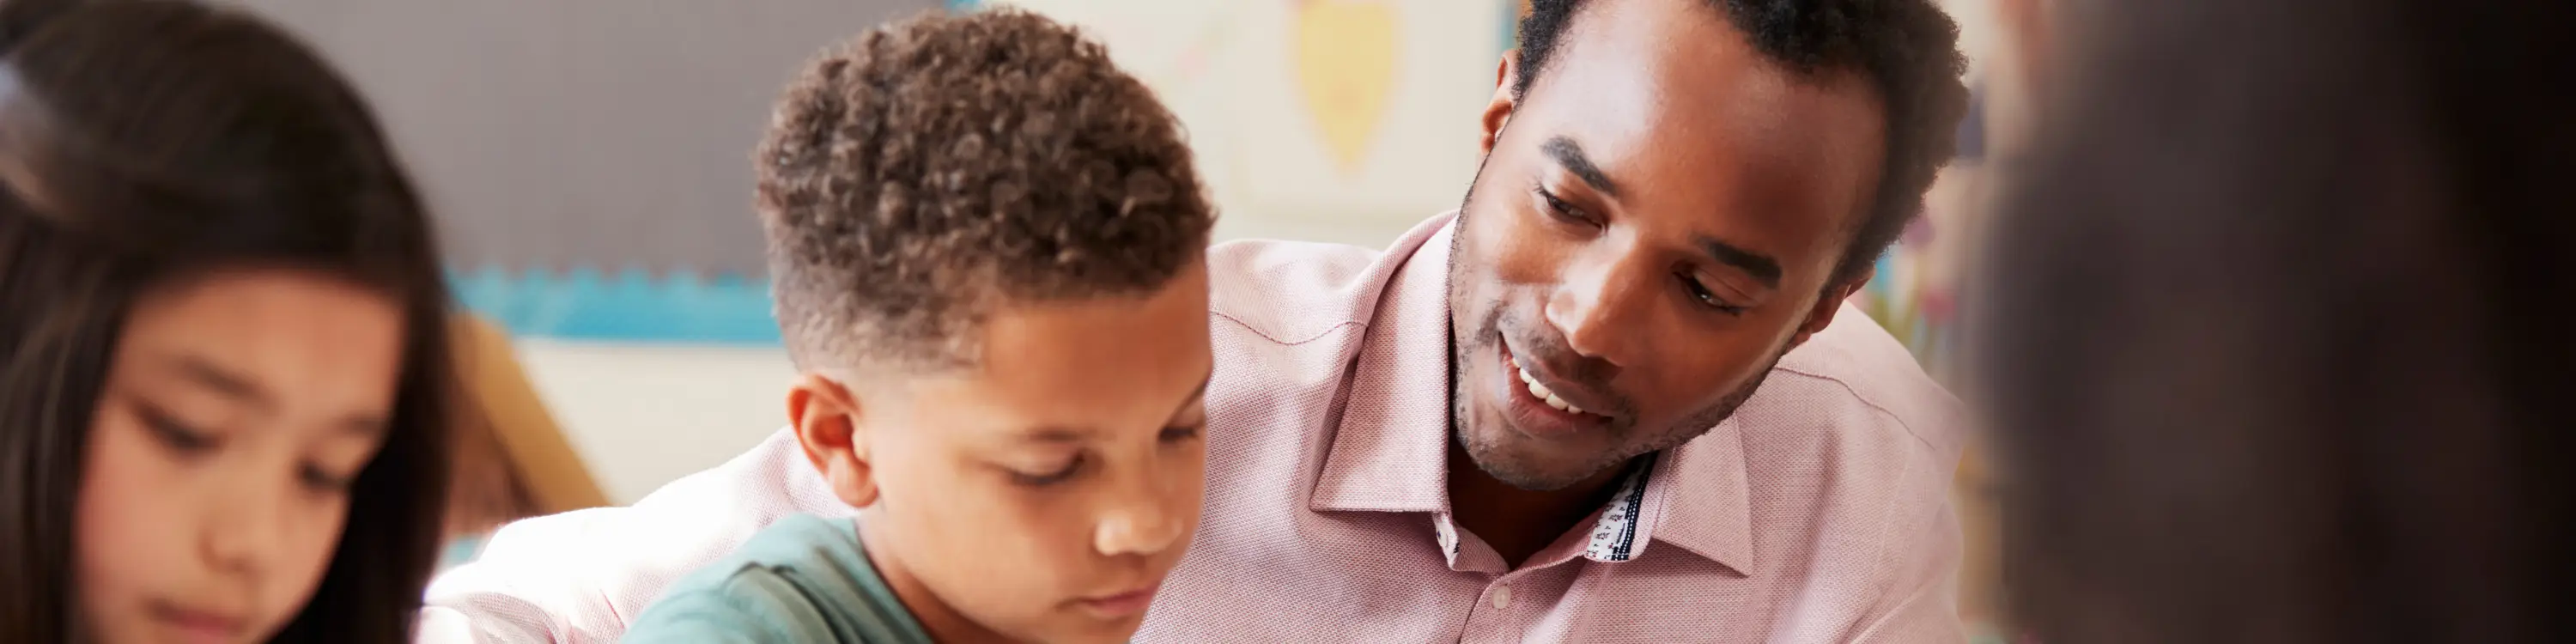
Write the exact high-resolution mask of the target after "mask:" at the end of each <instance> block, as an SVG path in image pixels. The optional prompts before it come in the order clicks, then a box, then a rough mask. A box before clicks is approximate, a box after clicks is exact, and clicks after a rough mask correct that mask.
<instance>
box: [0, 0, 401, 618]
mask: <svg viewBox="0 0 2576 644" xmlns="http://www.w3.org/2000/svg"><path fill="white" fill-rule="evenodd" d="M237 266H286V267H295V268H300V269H309V270H314V271H320V272H325V273H329V274H332V275H334V276H338V277H341V278H344V279H348V280H350V281H352V282H354V283H358V284H363V285H367V286H370V287H372V288H374V289H376V290H378V291H379V292H382V293H385V294H386V295H388V296H390V297H393V298H397V299H399V300H400V301H401V302H402V303H403V306H404V308H405V319H404V325H405V329H404V330H405V333H406V345H405V348H404V356H405V358H404V366H403V370H402V376H401V379H402V380H401V383H400V385H399V389H398V394H397V399H396V400H397V402H396V404H395V409H394V415H393V418H392V421H391V423H390V427H389V430H388V432H387V435H386V438H385V443H384V447H383V449H382V450H381V451H380V452H379V453H378V454H377V455H376V456H375V458H374V460H373V461H371V462H369V463H368V464H367V465H366V467H365V469H363V470H362V471H361V472H360V473H359V476H358V477H357V479H356V481H355V482H354V483H353V485H352V487H351V489H350V492H349V494H350V497H349V514H348V517H347V524H346V527H345V528H344V529H343V532H342V533H341V535H340V539H339V542H338V544H337V545H336V549H335V550H334V551H333V553H334V554H333V555H332V560H331V563H330V564H329V569H328V571H327V572H325V573H324V576H323V578H322V580H321V584H320V586H319V588H318V589H317V590H316V592H315V593H314V594H313V598H312V600H311V601H310V602H309V603H307V604H306V605H305V606H304V608H303V610H302V612H300V613H299V614H297V615H296V616H295V617H294V619H293V620H292V621H291V622H290V623H289V624H288V625H287V626H286V627H285V629H284V630H283V631H282V632H281V633H279V635H278V640H277V641H284V642H304V641H330V642H401V641H407V640H409V639H410V637H411V625H412V621H413V617H414V615H416V614H417V612H418V609H419V606H420V596H421V588H422V586H423V584H424V583H425V582H426V581H427V578H428V576H429V573H430V570H431V567H432V566H433V565H434V564H435V562H436V556H437V552H438V546H439V543H438V542H439V538H440V534H439V532H440V521H439V518H440V514H441V512H442V511H443V510H444V508H443V505H442V503H441V500H442V499H443V495H444V493H445V491H446V486H445V479H446V477H447V452H446V440H445V436H446V434H447V426H446V422H447V421H446V419H447V417H448V413H449V404H450V402H449V398H448V396H449V395H450V393H449V392H450V391H451V390H452V385H451V383H450V382H449V381H448V378H449V377H450V375H449V374H450V371H451V369H450V368H449V357H448V353H447V350H446V343H447V336H446V329H447V326H446V313H447V311H446V301H447V300H446V293H445V290H444V287H443V286H442V283H441V278H440V273H439V270H438V256H437V254H436V252H435V250H434V245H433V244H432V241H431V239H430V229H429V224H428V221H427V218H426V215H425V214H424V213H423V207H422V205H421V201H420V199H419V197H418V196H417V195H416V194H415V193H414V190H413V188H412V186H411V183H410V182H409V180H408V179H406V178H405V176H404V173H403V171H402V169H401V168H400V167H399V165H398V164H397V162H396V161H395V160H394V159H393V158H392V155H391V152H390V151H389V150H388V149H387V143H386V141H385V137H384V135H383V133H382V132H381V131H380V130H379V128H378V126H377V123H376V121H375V118H374V116H373V115H372V114H371V113H370V112H369V110H368V108H367V106H366V104H365V103H364V102H363V101H362V100H361V99H360V98H359V96H358V95H357V94H356V92H355V91H354V90H353V89H351V88H350V86H349V84H348V83H347V82H346V81H345V80H344V79H342V78H341V77H340V76H339V75H338V74H337V73H335V72H333V71H332V70H331V68H330V67H329V66H328V65H327V64H325V63H324V62H323V61H322V60H321V59H320V58H319V57H318V56H316V55H315V54H314V53H313V52H312V51H311V50H309V49H308V48H307V47H305V46H304V45H302V44H300V43H298V42H297V41H295V40H294V39H293V38H291V37H289V36H287V35H285V34H284V33H282V32H281V31H279V30H278V29H277V28H275V27H272V26H270V25H269V24H267V23H265V22H262V21H260V20H258V19H256V18H253V17H250V16H247V15H244V14H241V13H238V12H236V11H232V10H225V9H217V8H213V7H210V6H208V5H204V4H199V3H196V2H180V1H141V0H136V1H127V2H116V1H98V2H63V1H43V0H8V1H7V2H5V3H0V517H5V521H6V522H5V523H0V570H6V571H8V573H7V575H6V578H5V579H0V641H7V642H66V641H82V640H84V639H85V636H84V635H83V631H84V630H85V627H84V626H83V625H82V624H81V623H80V618H79V616H78V615H79V609H78V606H77V605H76V603H75V602H76V600H75V599H73V598H75V597H78V595H77V594H76V593H74V592H73V588H74V586H75V585H76V584H77V583H78V580H77V579H76V578H75V576H74V575H73V573H72V566H73V564H72V562H73V561H75V557H74V556H73V555H74V554H75V553H74V552H73V550H74V548H75V544H74V541H73V538H72V535H71V533H72V529H73V526H74V525H75V522H74V516H73V512H74V510H73V508H75V507H76V503H77V497H78V495H79V493H80V490H79V485H80V481H81V480H82V466H83V463H84V462H85V461H86V459H85V458H84V454H85V448H86V444H87V443H88V438H89V428H90V425H91V416H92V411H93V410H94V409H95V408H96V407H97V402H98V397H99V394H100V390H101V388H102V386H103V383H104V381H105V379H106V377H107V375H108V374H107V372H108V365H109V364H110V362H111V359H112V355H111V354H112V353H113V352H114V350H115V346H116V343H117V339H118V336H119V334H120V333H121V332H122V329H123V327H124V321H125V319H126V316H127V315H128V313H129V312H130V311H131V310H132V309H133V307H134V306H135V300H136V298H138V297H140V296H141V295H142V294H144V293H146V292H148V291H151V290H153V289H155V288H156V287H163V286H167V285H168V284H170V283H172V282H174V281H177V280H183V279H187V278H189V277H190V276H194V275H202V274H205V273H206V272H207V271H211V270H220V269H224V268H228V267H237Z"/></svg>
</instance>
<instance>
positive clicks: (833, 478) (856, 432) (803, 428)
mask: <svg viewBox="0 0 2576 644" xmlns="http://www.w3.org/2000/svg"><path fill="white" fill-rule="evenodd" d="M860 411H861V410H860V408H859V399H858V397H856V396H853V395H851V394H850V390H849V388H848V387H844V386H842V385H841V383H838V382H834V381H833V380H832V379H831V378H827V377H824V376H823V375H821V374H816V373H811V372H808V373H805V374H801V375H798V376H797V377H796V386H794V387H792V388H789V389H788V390H787V422H788V424H789V425H791V426H793V427H795V429H796V442H797V443H798V444H799V445H802V446H803V447H804V448H805V460H807V461H809V462H811V463H813V464H814V471H817V472H821V473H822V474H823V480H824V481H826V482H828V483H830V484H831V485H832V494H833V495H835V496H839V497H841V501H842V502H845V503H848V504H850V506H851V507H859V508H864V507H867V506H869V505H871V504H874V503H876V502H877V484H876V476H875V468H873V467H870V465H869V464H870V461H869V460H868V449H867V444H868V443H867V441H866V440H864V437H863V436H861V435H860V434H861V432H860V427H859V423H860V418H861V416H860Z"/></svg>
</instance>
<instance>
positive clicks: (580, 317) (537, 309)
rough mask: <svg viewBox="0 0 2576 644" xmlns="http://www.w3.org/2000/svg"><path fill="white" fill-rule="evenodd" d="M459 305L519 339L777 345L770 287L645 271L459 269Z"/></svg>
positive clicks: (455, 284)
mask: <svg viewBox="0 0 2576 644" xmlns="http://www.w3.org/2000/svg"><path fill="white" fill-rule="evenodd" d="M448 281H449V285H450V286H451V287H452V288H453V289H454V290H455V292H456V299H457V301H458V302H459V303H460V304H462V305H463V306H464V307H465V308H466V309H467V310H471V311H473V312H474V313H475V314H477V315H481V316H483V317H485V318H487V319H490V320H492V321H494V322H496V323H498V324H500V325H501V326H502V327H504V328H507V329H509V330H510V333H511V335H514V336H518V337H536V338H557V339H567V340H593V341H611V342H654V343H676V344H729V345H753V346H775V345H777V344H778V343H779V341H778V323H777V321H776V320H775V319H772V318H771V317H770V305H769V282H768V281H767V280H760V279H746V278H743V277H739V276H732V275H718V276H713V277H707V276H701V275H698V274H694V273H688V272H671V273H665V274H663V275H660V276H655V275H653V274H651V273H648V272H646V271H643V270H641V269H635V270H626V271H620V272H617V273H615V274H606V273H602V272H601V271H598V270H594V269H573V270H570V271H565V272H561V273H557V272H553V271H543V270H538V271H525V272H514V271H505V270H501V269H497V268H484V269H471V270H451V271H450V272H449V273H448Z"/></svg>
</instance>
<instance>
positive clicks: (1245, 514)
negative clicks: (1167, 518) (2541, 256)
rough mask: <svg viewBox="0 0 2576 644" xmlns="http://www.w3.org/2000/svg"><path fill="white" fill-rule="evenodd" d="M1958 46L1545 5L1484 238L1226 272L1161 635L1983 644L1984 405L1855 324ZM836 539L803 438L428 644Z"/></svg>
mask: <svg viewBox="0 0 2576 644" xmlns="http://www.w3.org/2000/svg"><path fill="white" fill-rule="evenodd" d="M1956 38H1957V27H1956V26H1955V25H1954V24H1953V23H1952V22H1951V20H1950V19H1949V18H1948V17H1947V16H1945V15H1943V14H1942V13H1941V12H1940V10H1939V9H1938V8H1936V7H1935V6H1934V5H1933V4H1932V3H1930V2H1929V1H1928V0H1893V1H1878V2H1870V1H1862V0H1734V1H1726V2H1721V1H1717V0H1590V1H1559V2H1551V1H1541V2H1536V3H1534V7H1533V12H1532V14H1531V16H1530V17H1529V18H1528V19H1526V20H1525V21H1524V22H1523V24H1522V25H1521V42H1522V45H1523V47H1522V49H1521V50H1520V51H1519V52H1516V53H1515V54H1513V55H1507V56H1505V58H1504V60H1503V61H1502V64H1501V67H1500V70H1499V72H1498V74H1497V76H1496V87H1495V91H1494V97H1493V101H1492V102H1491V103H1490V104H1489V105H1488V106H1487V108H1486V109H1485V110H1484V111H1483V112H1482V113H1481V114H1480V115H1478V117H1479V118H1481V119H1482V123H1483V130H1484V132H1485V137H1484V141H1483V144H1484V147H1485V150H1486V152H1487V156H1486V158H1485V162H1484V165H1483V167H1482V168H1481V169H1480V170H1479V171H1478V172H1477V177H1476V182H1475V183H1474V185H1473V186H1471V187H1470V188H1469V190H1468V194H1467V196H1466V199H1465V202H1464V205H1462V206H1461V207H1460V209H1459V210H1458V211H1457V212H1455V213H1446V214H1442V215H1440V216H1437V217H1433V218H1431V219H1430V220H1428V221H1425V222H1423V223H1422V224H1421V225H1419V226H1417V227H1416V228H1414V229H1413V230H1412V231H1411V232H1409V233H1407V234H1405V235H1404V236H1403V237H1402V238H1401V239H1398V240H1396V242H1395V243H1394V244H1393V245H1392V246H1390V247H1389V248H1387V249H1386V250H1385V251H1383V252H1379V251H1371V250H1367V249H1361V248H1353V247H1344V246H1332V245H1322V244H1307V243H1286V242H1237V243H1229V244H1224V245H1220V246H1218V247H1216V248H1215V249H1213V250H1211V251H1210V254H1209V256H1208V260H1207V261H1208V270H1209V274H1210V279H1211V285H1210V288H1211V290H1212V293H1211V302H1212V305H1211V306H1212V309H1213V310H1211V311H1210V315H1211V316H1212V322H1213V324H1212V327H1213V334H1214V337H1213V341H1214V347H1215V351H1216V360H1217V362H1216V372H1215V376H1214V380H1213V381H1212V382H1211V383H1210V385H1209V389H1208V392H1207V404H1208V410H1209V415H1210V418H1211V422H1210V426H1209V430H1208V433H1207V441H1208V444H1207V458H1208V464H1207V468H1208V482H1207V493H1206V505H1205V509H1204V515H1203V516H1204V519H1203V521H1202V523H1201V524H1200V528H1199V532H1198V537H1197V539H1196V541H1194V542H1193V543H1192V544H1191V546H1190V549H1189V552H1188V554H1187V556H1186V557H1185V558H1184V559H1183V561H1182V563H1181V564H1180V566H1179V568H1178V569H1177V570H1175V571H1174V572H1173V574H1172V575H1171V577H1170V578H1169V579H1168V580H1167V581H1166V582H1165V584H1164V586H1163V589H1162V591H1161V593H1160V594H1159V595H1158V596H1157V598H1156V600H1155V603H1154V606H1153V608H1152V610H1151V612H1150V613H1149V617H1148V619H1147V622H1146V625H1145V627H1144V630H1143V631H1142V632H1140V633H1139V634H1138V635H1137V639H1139V640H1141V641H1147V642H1237V641H1258V642H1269V641H1280V642H1318V641H1357V642H1454V641H1468V642H1522V641H1531V642H1569V641H1580V642H1656V643H1663V642H1906V643H1912V642H1951V641H1958V640H1960V639H1961V634H1960V631H1959V626H1958V622H1957V619H1956V617H1955V615H1954V608H1953V606H1954V601H1953V591H1952V588H1951V585H1952V580H1953V577H1954V574H1953V573H1954V571H1955V568H1956V565H1957V561H1958V543H1957V527H1956V524H1955V522H1954V521H1953V519H1952V517H1951V513H1950V511H1949V505H1948V502H1947V498H1948V484H1949V481H1950V476H1951V473H1952V469H1953V467H1954V464H1955V463H1956V460H1957V449H1958V448H1957V436H1956V433H1957V431H1958V428H1957V427H1956V423H1957V418H1958V415H1959V414H1958V413H1957V406H1956V403H1955V402H1954V401H1953V400H1952V399H1951V398H1950V397H1949V396H1948V395H1947V394H1946V393H1944V392H1943V391H1941V389H1940V388H1939V387H1938V386H1936V385H1934V384H1933V383H1932V382H1931V381H1930V380H1929V379H1927V378H1926V377H1925V376H1924V374H1923V373H1922V371H1921V369H1920V368H1918V367H1917V366H1916V365H1915V363H1914V362H1913V360H1912V358H1911V357H1910V356H1909V355H1908V354H1907V353H1906V351H1905V350H1904V348H1903V347H1901V346H1899V345H1898V344H1897V343H1896V341H1895V340H1894V339H1892V338H1890V337H1889V336H1888V335H1887V334H1886V333H1885V332H1883V331H1881V330H1880V329H1879V328H1878V327H1877V326H1876V325H1875V324H1874V323H1872V322H1871V321H1870V320H1868V319H1866V318H1865V317H1864V316H1862V315H1860V314H1858V313H1856V312H1853V311H1851V310H1848V309H1846V308H1845V307H1844V306H1843V304H1842V302H1843V300H1844V299H1845V297H1846V296H1848V295H1850V294H1851V293H1852V292H1853V291H1854V290H1855V289H1858V288H1859V287H1860V286H1861V285H1862V283H1863V282H1864V281H1866V280H1867V278H1868V276H1869V275H1870V274H1871V271H1872V264H1873V262H1874V259H1875V258H1876V257H1877V256H1878V255H1879V254H1880V253H1881V252H1882V251H1884V250H1885V248H1886V247H1887V246H1888V245H1889V244H1890V243H1891V242H1892V240H1894V239H1895V237H1896V236H1897V234H1898V231H1899V230H1901V229H1902V228H1903V227H1904V225H1905V223H1906V222H1907V221H1908V220H1909V219H1911V218H1912V217H1913V216H1914V215H1915V214H1916V212H1917V211H1918V210H1919V209H1920V206H1921V202H1922V195H1923V191H1924V189H1925V187H1926V186H1927V185H1928V184H1929V183H1930V182H1931V180H1932V176H1933V174H1934V173H1935V172H1936V171H1937V170H1938V169H1939V167H1940V166H1941V164H1942V163H1943V162H1944V161H1945V160H1946V159H1947V158H1948V157H1949V155H1950V151H1951V146H1952V141H1951V136H1952V131H1953V128H1954V126H1955V124H1956V122H1957V120H1958V118H1959V115H1960V114H1961V113H1962V112H1963V111H1964V103H1965V95H1966V91H1965V89H1964V88H1962V87H1961V85H1960V82H1959V74H1960V73H1961V70H1962V68H1963V63H1962V61H1961V58H1960V57H1959V54H1958V53H1957V50H1956V44H1955V41H1956ZM1103 375H1104V376H1113V377H1114V376H1115V374H1103ZM798 512H811V513H820V514H825V515H832V516H849V515H852V514H854V512H855V511H854V510H853V509H852V508H850V507H848V506H847V505H845V504H843V503H841V502H840V501H839V500H837V499H836V498H834V496H833V495H832V493H831V492H830V490H829V489H827V488H826V486H825V484H824V482H823V481H822V479H821V478H820V477H819V476H818V475H816V474H815V473H814V472H813V470H812V468H811V467H810V466H809V465H807V464H806V462H805V458H804V456H803V454H802V453H801V452H800V450H799V449H798V447H797V444H796V441H795V439H794V436H793V435H792V434H790V433H789V432H787V431H781V432H779V433H778V434H777V435H775V436H773V437H772V438H770V439H769V440H768V441H767V442H765V443H763V444H761V445H760V446H758V447H755V448H753V449H752V451H750V452H749V453H746V454H743V455H742V456H740V457H737V458H735V459H733V460H732V461H731V462H728V463H726V464H724V465H722V466H719V467H717V468H715V469H712V470H708V471H706V472H701V473H698V474H695V475H692V476H689V477H687V478H683V479H681V480H679V481H676V482H673V483H671V484H670V485H668V486H666V487H664V488H663V489H661V490H659V491H657V492H655V493H654V494H652V495H651V496H649V497H647V498H645V499H644V500H643V501H641V502H638V503H637V504H635V505H634V506H632V507H626V508H604V509H595V510H583V511H577V512H572V513H567V514H561V515H555V516H550V517H543V518H537V519H530V520H526V521H521V522H519V523H516V524H513V525H511V526H509V527H507V528H504V529H503V530H502V531H501V532H500V533H499V534H498V535H496V536H495V537H494V538H493V539H492V540H491V541H490V543H489V545H488V546H487V548H486V550H485V552H484V554H483V555H482V557H481V558H480V559H479V560H478V561H476V562H474V563H472V564H468V565H465V566H463V567H460V568H458V569H456V570H453V571H451V572H449V573H447V574H446V575H444V576H443V577H441V578H440V579H438V580H437V581H436V582H435V583H434V584H433V585H432V586H431V588H430V591H429V596H428V601H429V604H430V606H429V608H428V610H427V613H426V615H425V623H424V625H423V635H424V639H428V640H439V641H448V640H462V641H490V642H540V641H550V642H608V641H613V640H614V639H615V638H616V637H617V636H618V635H619V634H620V633H622V632H623V631H624V628H625V620H627V619H630V618H632V617H634V616H635V615H637V614H638V613H640V612H641V611H642V610H643V608H644V607H645V606H646V605H647V604H649V603H651V602H652V601H653V600H654V599H655V598H656V597H657V596H658V595H659V594H660V591H661V589H662V587H663V586H664V585H665V584H667V583H669V582H671V581H672V580H673V579H675V578H676V577H678V576H679V575H682V574H684V573H686V572H688V571H690V570H692V569H695V568H697V567H698V566H700V565H703V564H705V563H707V562H709V561H712V560H714V559H716V558H717V557H719V556H721V555H723V554H724V553H726V552H728V551H730V550H731V549H732V548H733V547H734V546H736V545H738V544H739V543H740V542H741V541H742V540H743V539H745V538H747V537H748V536H749V535H751V534H752V533H753V532H755V531H757V530H759V529H760V528H761V527H762V526H763V525H765V524H767V523H768V522H769V521H771V520H773V519H775V518H777V517H780V516H784V515H787V514H791V513H798Z"/></svg>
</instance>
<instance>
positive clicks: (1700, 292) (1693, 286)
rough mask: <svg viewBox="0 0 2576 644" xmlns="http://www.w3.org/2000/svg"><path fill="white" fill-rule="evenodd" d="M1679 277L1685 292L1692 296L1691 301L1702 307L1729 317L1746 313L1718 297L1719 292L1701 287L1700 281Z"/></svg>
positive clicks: (1740, 307) (1687, 276)
mask: <svg viewBox="0 0 2576 644" xmlns="http://www.w3.org/2000/svg"><path fill="white" fill-rule="evenodd" d="M1678 277H1680V278H1681V281H1682V290H1683V292H1685V293H1688V294H1689V295H1690V296H1691V299H1693V300H1697V301H1699V303H1700V305H1701V306H1706V307H1708V308H1710V309H1714V310H1716V311H1717V312H1719V313H1725V314H1727V315H1736V314H1740V313H1743V312H1744V307H1742V306H1738V305H1735V304H1733V303H1729V302H1727V301H1726V300H1725V299H1724V298H1720V297H1718V296H1717V292H1715V291H1711V290H1709V288H1708V287H1707V286H1703V285H1701V284H1700V283H1699V280H1697V279H1693V278H1692V277H1691V276H1689V275H1680V276H1678Z"/></svg>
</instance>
